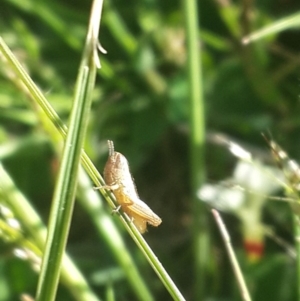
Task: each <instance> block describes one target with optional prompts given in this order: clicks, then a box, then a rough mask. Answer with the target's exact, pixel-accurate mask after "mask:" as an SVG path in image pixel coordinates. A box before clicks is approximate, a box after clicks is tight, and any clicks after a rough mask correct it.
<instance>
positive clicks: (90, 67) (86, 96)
mask: <svg viewBox="0 0 300 301" xmlns="http://www.w3.org/2000/svg"><path fill="white" fill-rule="evenodd" d="M102 5H103V2H102V0H99V1H98V0H95V1H94V3H93V8H92V13H91V21H90V26H89V30H88V35H87V40H86V46H85V51H84V53H83V59H82V63H81V66H80V69H79V75H78V78H77V84H76V91H75V98H74V105H73V108H72V112H71V118H70V126H69V130H68V133H67V137H66V142H65V147H64V151H63V156H62V161H61V167H60V170H59V174H58V180H57V184H56V187H55V192H54V197H53V203H52V207H51V214H50V221H49V226H48V233H47V240H46V246H45V252H44V256H43V261H42V267H41V272H40V275H39V282H38V288H37V293H36V300H37V301H46V300H49V301H54V300H55V297H56V292H57V286H58V282H59V276H60V271H61V263H62V258H63V254H64V252H65V247H66V243H67V239H68V234H69V229H70V224H71V220H72V213H73V207H74V201H75V195H76V186H77V175H78V171H79V163H80V155H81V150H82V148H83V142H84V137H85V132H86V128H87V121H88V115H89V112H90V108H91V103H92V91H93V88H94V84H95V79H96V64H97V57H96V56H95V51H96V45H97V42H96V41H97V38H98V31H99V27H100V19H101V12H102Z"/></svg>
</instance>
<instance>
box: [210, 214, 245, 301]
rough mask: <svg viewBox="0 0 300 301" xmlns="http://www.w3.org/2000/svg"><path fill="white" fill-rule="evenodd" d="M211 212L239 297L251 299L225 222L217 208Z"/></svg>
mask: <svg viewBox="0 0 300 301" xmlns="http://www.w3.org/2000/svg"><path fill="white" fill-rule="evenodd" d="M212 213H213V215H214V218H215V220H216V222H217V225H218V227H219V230H220V232H221V235H222V238H223V241H224V244H225V247H226V250H227V253H228V256H229V259H230V262H231V266H232V269H233V272H234V275H235V277H236V280H237V283H238V285H239V289H240V293H241V297H242V299H243V300H244V301H251V297H250V294H249V291H248V288H247V285H246V282H245V279H244V277H243V273H242V271H241V268H240V266H239V263H238V261H237V259H236V256H235V253H234V250H233V248H232V245H231V239H230V236H229V234H228V231H227V229H226V227H225V224H224V223H223V220H222V218H221V216H220V214H219V212H218V211H217V210H215V209H213V210H212Z"/></svg>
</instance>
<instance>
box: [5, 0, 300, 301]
mask: <svg viewBox="0 0 300 301" xmlns="http://www.w3.org/2000/svg"><path fill="white" fill-rule="evenodd" d="M299 9H300V4H299V3H298V1H296V0H290V1H280V0H273V1H266V0H265V1H257V2H251V1H246V0H245V1H239V2H238V1H221V0H220V1H208V0H204V1H199V15H200V20H199V47H201V48H202V58H201V59H202V64H203V66H202V68H203V73H204V82H203V87H204V95H205V101H206V102H205V105H206V120H207V129H208V130H209V131H213V132H222V133H226V134H228V135H230V136H233V137H235V138H238V139H239V140H241V141H244V142H246V143H247V144H248V145H249V146H260V147H264V148H265V149H267V146H266V145H265V141H264V140H263V139H262V138H261V132H270V133H271V135H272V136H273V137H275V138H276V140H277V141H278V142H280V143H281V145H283V146H284V147H285V149H288V150H289V152H290V153H291V154H292V155H293V157H295V158H296V159H300V153H299V151H298V149H299V143H300V139H299V137H300V136H299V132H298V131H299V129H300V118H299V115H300V105H299V99H298V98H299V66H300V60H299V50H300V44H299V40H300V31H299V28H298V29H297V28H296V29H290V30H286V31H283V32H279V33H276V34H273V35H271V36H268V37H266V38H264V39H261V40H259V41H256V42H253V43H251V44H249V45H242V43H241V40H242V38H243V37H244V36H246V35H248V34H249V33H251V32H252V31H255V30H258V29H260V28H261V27H263V26H266V25H272V24H273V23H274V24H275V22H276V21H278V20H279V19H280V18H281V17H288V16H289V15H292V14H294V13H296V12H297V11H299ZM89 10H90V3H89V2H86V1H72V2H70V1H57V0H52V1H49V0H46V1H34V0H22V1H18V0H2V1H1V3H0V28H1V36H2V37H3V39H4V40H5V41H6V43H8V45H9V46H10V47H11V49H12V50H13V51H14V53H15V54H16V55H17V57H18V59H19V60H20V61H21V62H22V63H23V64H24V65H25V66H26V68H27V70H28V71H29V73H30V75H31V76H32V78H33V79H34V80H35V82H36V83H37V84H38V85H39V86H40V87H41V88H42V90H43V91H44V92H45V95H46V97H47V98H48V99H49V101H50V102H51V104H52V105H53V107H54V108H55V109H56V111H57V112H58V113H59V115H60V116H61V118H62V119H64V121H65V122H66V123H67V122H68V116H69V111H70V107H71V100H72V96H73V89H74V82H75V79H76V74H77V70H78V67H79V62H80V57H81V51H82V47H83V43H84V35H85V32H86V28H87V21H88V14H89ZM200 29H201V31H200ZM100 42H101V45H102V46H103V47H104V48H105V49H106V50H107V52H108V53H107V55H105V56H103V55H101V57H102V60H101V63H102V69H101V70H100V71H99V75H98V79H97V87H96V90H95V95H94V102H93V109H92V112H91V120H90V127H89V130H88V136H87V139H86V151H87V153H88V154H89V155H90V157H91V158H92V159H93V161H94V162H95V164H96V165H97V166H98V167H99V169H100V170H102V169H103V166H104V163H105V160H106V157H107V146H106V140H107V139H111V140H113V141H114V142H115V147H116V149H117V150H118V151H120V152H122V153H123V154H125V155H126V157H127V158H128V160H129V162H130V164H131V169H132V173H133V175H134V177H135V182H136V184H137V187H138V189H139V194H140V195H141V197H142V199H144V200H146V202H147V203H148V204H151V208H153V210H154V211H155V212H157V213H158V214H159V216H161V217H162V219H163V223H162V225H161V226H160V227H159V228H158V229H150V230H149V233H147V234H146V239H147V241H148V242H149V244H150V245H151V246H152V247H153V249H154V250H155V253H156V254H157V256H158V257H159V258H160V260H161V262H162V263H163V264H164V267H165V268H166V270H167V271H168V272H169V273H170V275H171V277H172V278H173V280H174V281H175V283H176V284H177V286H178V288H179V289H180V290H181V292H182V293H183V294H184V295H185V296H186V298H187V300H193V296H194V292H193V290H194V289H195V288H194V287H193V265H194V259H193V256H194V254H193V252H192V236H191V231H190V228H191V210H190V207H191V204H190V202H189V199H190V192H189V191H190V190H189V188H190V187H189V185H190V184H189V177H188V174H189V158H188V149H187V148H188V143H187V141H188V133H189V130H188V118H189V116H188V101H187V97H188V91H187V87H188V85H187V74H186V67H185V64H186V48H185V31H184V18H183V14H182V5H181V3H180V2H179V1H157V0H147V1H146V0H145V1H134V0H130V1H126V2H124V1H117V0H115V1H107V2H105V6H104V11H103V23H102V25H101V30H100ZM0 70H1V72H0V86H1V90H0V141H1V146H0V156H1V160H2V161H3V163H4V165H5V167H6V168H7V170H8V171H9V172H10V173H11V175H12V177H13V178H14V180H15V182H16V184H17V186H18V187H19V189H20V190H21V191H22V192H23V193H24V194H25V195H26V196H27V197H28V198H29V199H30V200H31V201H32V203H33V204H34V206H35V207H36V208H37V209H38V211H39V212H40V214H41V215H42V216H43V217H44V219H45V221H47V218H48V214H49V207H50V202H51V198H52V191H53V185H54V180H55V174H56V170H57V164H58V163H57V162H58V158H56V157H55V154H54V151H53V150H52V147H51V143H50V142H49V141H48V140H47V137H46V136H45V134H44V133H43V132H42V131H41V130H40V125H39V123H38V122H37V119H36V118H35V116H34V114H33V113H32V112H31V109H30V108H29V107H28V105H27V100H26V98H27V95H26V94H25V93H24V92H23V91H22V87H21V86H20V84H19V83H18V81H17V79H16V78H14V75H13V74H11V72H10V70H9V69H8V68H7V66H6V65H5V64H4V63H3V62H1V64H0ZM214 148H215V146H214V145H210V144H209V145H208V146H207V175H208V180H219V179H221V178H223V177H228V176H230V173H231V170H230V160H231V159H228V158H227V157H226V151H225V150H224V152H223V151H221V152H220V151H218V150H217V151H216V150H214ZM270 156H271V154H270ZM0 181H1V180H0ZM0 188H1V182H0ZM283 206H284V205H282V204H281V205H280V206H279V205H278V204H275V203H273V202H272V203H270V204H268V207H270V209H269V210H268V213H267V214H266V221H267V222H269V223H270V224H272V225H273V226H274V228H275V229H276V232H278V233H279V236H283V237H284V239H287V240H288V241H289V242H290V243H292V226H291V221H290V216H289V211H288V208H285V209H282V208H283ZM286 207H287V206H286ZM108 210H109V209H108ZM207 214H210V213H209V210H208V211H207ZM226 222H228V227H229V231H230V232H231V233H232V235H233V245H234V248H235V250H236V252H237V254H238V256H239V259H240V262H241V267H242V269H243V271H244V276H245V277H246V280H247V281H248V285H249V289H250V292H251V294H252V296H253V300H280V301H288V300H295V296H296V287H297V286H299V284H297V283H296V280H295V279H296V276H295V271H294V266H295V263H294V259H291V258H289V256H288V255H287V254H286V253H285V252H284V250H283V249H281V248H280V247H278V246H277V245H276V244H275V243H274V242H272V241H271V240H266V253H265V255H264V257H263V258H262V259H261V261H259V262H257V263H255V264H253V263H252V264H251V263H249V262H248V261H247V258H246V256H245V250H244V249H243V247H242V243H241V240H242V239H241V233H240V231H238V230H237V228H238V226H237V224H238V222H237V220H235V219H232V218H230V217H228V221H227V220H226ZM211 223H212V227H213V232H212V233H213V235H214V236H213V237H212V241H213V247H212V250H213V252H212V254H211V258H210V259H209V260H210V262H211V271H210V275H209V279H210V280H211V281H210V282H209V284H208V285H207V292H206V296H207V299H210V300H240V297H239V294H238V291H237V284H236V282H235V280H234V277H233V276H232V275H233V272H232V271H231V269H230V267H229V262H228V259H227V256H226V254H225V249H224V246H223V244H222V242H221V239H220V237H219V233H218V231H217V229H216V228H215V226H213V224H214V222H213V221H212V222H211ZM128 248H129V249H130V250H131V252H132V255H133V256H134V258H135V260H136V262H137V263H138V265H139V267H140V270H141V271H142V275H143V276H144V277H145V279H148V283H149V286H150V288H151V290H152V291H153V293H154V296H156V300H169V299H170V297H169V296H168V293H167V292H166V291H165V289H164V287H163V286H162V284H161V283H160V282H159V280H158V279H157V278H156V276H155V275H154V274H153V272H152V271H151V269H150V268H149V267H148V265H147V264H145V262H144V261H143V260H141V254H140V253H139V251H138V250H136V248H135V246H134V245H133V244H132V242H131V241H130V240H129V239H128ZM12 249H13V248H12V247H11V248H9V246H7V245H6V244H2V243H1V248H0V279H1V281H0V283H1V288H0V290H1V292H3V294H2V293H1V294H0V301H2V300H3V301H4V300H17V298H18V295H19V294H20V293H21V292H28V293H31V294H33V295H34V292H35V283H34V281H32V277H28V276H27V275H28V274H30V275H31V274H32V272H31V268H30V266H29V265H26V264H25V265H24V262H22V261H20V259H16V258H14V256H13V253H12V252H11V251H12ZM68 249H69V251H70V253H71V254H72V256H73V258H74V259H75V261H76V262H77V263H78V266H79V267H80V268H81V269H82V270H83V272H84V274H85V275H86V276H87V278H88V279H92V285H93V288H94V290H95V291H96V292H98V293H99V295H100V296H101V297H103V296H104V292H105V285H106V284H107V281H108V280H107V279H106V282H105V280H101V281H99V280H97V279H98V278H97V277H96V276H95V275H97V274H98V273H103V271H108V273H107V275H108V276H107V278H110V277H111V279H112V281H115V282H113V288H114V291H115V295H116V299H117V300H134V298H135V297H134V296H133V293H132V292H131V291H130V288H129V287H128V286H127V282H126V281H124V275H123V274H122V273H121V272H120V271H119V272H118V270H116V271H115V270H114V268H115V267H116V263H115V261H114V258H113V257H112V256H111V254H110V252H109V250H108V249H106V248H105V247H103V244H102V243H101V239H100V240H99V238H98V237H97V235H96V233H95V231H94V230H93V226H92V224H91V223H90V221H89V219H88V217H87V215H86V214H85V212H83V211H82V210H81V209H80V208H75V213H74V221H73V224H72V229H71V234H70V240H69V246H68ZM99 258H101V260H99ZM103 259H105V260H103ZM110 270H113V271H115V275H117V276H115V277H114V276H111V275H112V274H111V273H109V271H110ZM102 277H103V274H102ZM104 278H105V277H104ZM4 284H7V285H4ZM2 287H3V288H2ZM59 293H60V295H59V297H58V299H57V300H69V299H68V298H70V297H69V295H68V294H67V292H65V291H64V289H61V291H60V292H59ZM70 300H71V299H70Z"/></svg>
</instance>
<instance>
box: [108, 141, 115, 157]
mask: <svg viewBox="0 0 300 301" xmlns="http://www.w3.org/2000/svg"><path fill="white" fill-rule="evenodd" d="M107 144H108V154H109V156H112V155H113V154H114V152H115V148H114V142H113V141H112V140H107Z"/></svg>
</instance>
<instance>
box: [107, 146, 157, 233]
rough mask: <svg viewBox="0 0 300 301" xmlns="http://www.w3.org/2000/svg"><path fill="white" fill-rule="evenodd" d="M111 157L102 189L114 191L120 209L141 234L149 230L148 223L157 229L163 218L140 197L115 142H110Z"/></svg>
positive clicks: (125, 161) (124, 159)
mask: <svg viewBox="0 0 300 301" xmlns="http://www.w3.org/2000/svg"><path fill="white" fill-rule="evenodd" d="M107 143H108V149H109V157H108V160H107V162H106V164H105V167H104V181H105V183H106V185H105V186H102V188H105V189H109V190H111V191H112V193H113V194H114V196H115V197H116V200H117V202H118V204H119V206H118V208H117V209H116V210H115V211H118V210H119V209H120V208H122V210H123V211H124V212H125V213H126V214H127V215H128V216H129V217H130V218H131V219H132V221H133V223H134V225H135V226H136V227H137V229H138V230H139V231H140V232H141V233H145V231H146V230H147V223H148V224H150V225H152V226H154V227H157V226H159V225H160V224H161V222H162V220H161V218H160V217H159V216H158V215H156V214H155V213H154V212H153V211H152V210H151V209H150V207H149V206H148V205H147V204H146V203H144V202H143V201H142V200H141V199H140V198H139V196H138V193H137V190H136V187H135V184H134V181H133V179H132V177H131V174H130V170H129V165H128V161H127V159H126V158H125V156H123V155H122V154H121V153H118V152H115V150H114V144H113V141H111V140H108V141H107Z"/></svg>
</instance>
